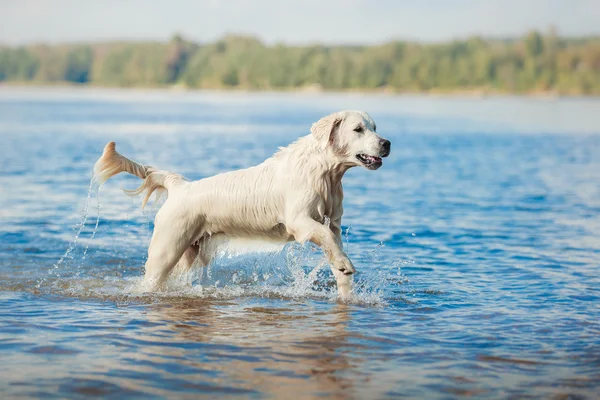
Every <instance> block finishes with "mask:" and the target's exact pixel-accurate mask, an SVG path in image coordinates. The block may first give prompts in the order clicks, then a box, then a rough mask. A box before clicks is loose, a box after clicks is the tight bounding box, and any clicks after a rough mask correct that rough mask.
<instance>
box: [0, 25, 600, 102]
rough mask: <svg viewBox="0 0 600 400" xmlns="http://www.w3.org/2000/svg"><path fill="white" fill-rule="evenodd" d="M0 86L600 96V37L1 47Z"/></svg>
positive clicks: (176, 40) (178, 40)
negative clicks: (68, 84) (65, 84)
mask: <svg viewBox="0 0 600 400" xmlns="http://www.w3.org/2000/svg"><path fill="white" fill-rule="evenodd" d="M0 82H33V83H42V84H46V83H62V82H71V83H77V84H93V85H102V86H121V87H137V86H170V85H180V86H184V87H189V88H199V89H222V88H240V89H256V90H285V89H293V88H306V87H311V88H323V89H325V90H346V89H357V90H389V91H398V92H444V91H448V92H452V91H460V90H478V91H484V92H500V93H532V92H553V93H557V94H573V95H578V94H585V95H597V94H600V38H599V37H589V38H580V39H575V38H561V37H559V36H557V35H556V33H555V32H554V31H552V30H550V31H549V32H547V33H540V32H537V31H532V32H530V33H529V34H527V35H525V36H524V37H521V38H518V39H512V40H492V39H484V38H481V37H471V38H469V39H466V40H455V41H451V42H446V43H428V44H424V43H417V42H405V41H394V42H389V43H385V44H381V45H369V46H367V45H363V46H348V45H339V46H326V45H311V46H286V45H282V44H276V45H265V44H264V43H262V42H261V41H259V40H257V39H255V38H252V37H245V36H226V37H224V38H222V39H220V40H217V41H215V42H213V43H205V44H199V43H193V42H190V41H187V40H184V39H183V38H182V37H180V36H175V37H173V38H172V39H171V40H170V41H168V42H109V43H95V44H64V45H52V46H50V45H30V46H22V47H8V46H3V47H0Z"/></svg>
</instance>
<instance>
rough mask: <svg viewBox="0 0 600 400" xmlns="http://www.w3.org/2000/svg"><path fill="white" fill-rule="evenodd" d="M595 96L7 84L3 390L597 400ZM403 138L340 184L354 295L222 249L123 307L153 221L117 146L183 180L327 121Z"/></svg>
mask: <svg viewBox="0 0 600 400" xmlns="http://www.w3.org/2000/svg"><path fill="white" fill-rule="evenodd" d="M598 105H599V103H598V100H597V99H562V100H556V101H545V100H544V101H541V100H532V99H526V98H518V99H517V98H497V99H486V100H484V101H480V100H474V99H451V98H427V97H403V96H400V97H391V96H359V95H354V94H352V95H322V96H312V95H294V94H241V93H233V94H221V93H169V92H161V91H149V92H136V91H132V92H123V91H113V90H91V91H88V90H64V89H59V90H37V89H18V90H5V89H2V90H1V91H0V136H1V137H2V139H3V150H2V152H0V165H1V170H0V255H1V257H0V357H1V359H2V361H3V362H2V363H0V377H1V378H2V379H1V380H0V392H1V393H2V394H3V395H4V397H16V396H25V397H44V396H54V397H61V398H63V397H78V396H79V397H83V396H90V395H97V396H102V397H128V398H129V397H144V398H147V397H197V396H198V395H205V396H206V397H216V396H226V397H234V396H237V397H244V398H245V397H255V398H262V397H283V398H288V397H294V398H314V397H332V398H390V397H400V396H404V397H412V398H455V397H463V396H470V397H475V398H490V399H495V398H505V397H514V398H521V397H529V396H531V397H535V398H569V397H570V398H595V397H597V393H598V391H599V390H600V383H599V382H600V372H599V371H600V339H599V338H600V323H599V321H600V306H599V304H600V291H599V289H598V288H599V287H600V277H599V276H600V275H599V274H598V268H599V260H600V241H599V240H598V238H599V237H600V184H599V182H600V135H599V134H600V120H599V115H600V114H599V113H596V112H595V110H596V109H597V108H598ZM341 108H352V109H365V110H367V111H369V112H370V113H371V115H372V116H373V117H374V119H375V120H376V121H377V125H378V127H379V129H380V130H381V132H382V134H385V136H386V137H389V138H390V140H392V142H393V143H394V151H393V153H392V156H391V157H389V158H387V159H386V160H385V163H384V166H383V168H381V169H380V170H378V171H376V172H370V171H365V170H358V169H357V170H351V171H350V172H349V173H348V174H347V176H346V177H345V178H344V187H345V199H344V202H345V218H344V221H343V223H344V229H345V230H346V231H347V232H348V235H347V240H346V241H347V243H346V247H347V250H348V252H349V254H350V256H351V258H352V259H353V260H354V261H355V264H356V265H357V267H358V271H359V273H358V274H357V276H356V287H357V288H356V293H355V296H354V298H353V300H352V301H351V302H349V303H347V304H346V303H344V304H340V303H337V302H336V296H335V290H334V289H335V285H334V282H333V279H332V278H331V276H330V273H329V271H328V268H326V266H324V264H323V258H322V255H321V253H320V252H319V251H317V250H316V249H315V248H314V247H311V246H304V247H302V246H298V245H289V246H286V247H285V248H284V249H283V250H282V251H279V252H273V251H268V252H263V253H257V254H246V255H243V256H241V255H239V254H238V255H235V254H234V255H233V256H231V254H224V255H223V256H222V257H221V258H220V259H219V260H218V261H217V263H216V265H214V266H211V267H210V268H207V269H206V270H204V271H203V273H200V272H198V271H196V272H195V273H193V274H191V275H189V276H185V277H183V278H182V279H181V281H180V282H178V284H177V285H176V288H174V289H172V290H171V291H169V292H167V293H162V294H159V295H142V294H138V293H136V291H135V288H136V285H137V284H138V282H139V280H140V277H141V275H142V272H143V271H142V268H143V267H142V266H143V264H144V260H145V253H146V248H147V245H148V241H149V238H150V234H151V230H152V219H153V215H154V213H155V212H156V209H154V210H152V209H148V210H146V211H141V210H140V208H139V200H137V199H131V198H128V197H126V196H124V195H123V193H122V192H121V191H120V188H121V187H125V188H132V187H135V186H137V184H138V183H139V182H136V180H135V179H133V178H129V177H125V176H123V177H117V178H116V179H115V180H114V181H111V182H109V183H108V184H106V185H104V186H103V187H102V188H101V189H100V191H99V193H96V192H95V190H94V187H93V186H92V188H91V190H89V192H88V189H89V188H90V186H89V179H90V173H91V168H92V165H93V163H94V161H95V160H96V158H97V156H98V154H99V152H100V151H101V149H102V148H103V146H104V144H105V143H106V142H107V141H108V140H116V141H117V142H119V146H120V148H122V150H123V152H124V153H125V154H127V155H128V156H131V157H132V158H134V159H137V160H140V161H142V162H145V163H152V164H155V165H157V166H160V167H162V168H165V169H171V170H174V171H177V172H180V173H182V174H184V175H185V176H187V177H189V178H191V179H197V178H201V177H204V176H209V175H212V174H215V173H218V172H222V171H225V170H229V169H233V168H240V167H246V166H249V165H253V164H256V163H258V162H260V161H262V160H263V159H264V158H266V157H267V156H269V155H270V154H271V153H272V152H273V151H275V149H276V148H277V147H278V146H281V145H285V144H287V143H289V142H290V141H291V140H293V139H295V138H296V137H298V136H300V135H303V134H305V133H307V131H308V127H309V126H310V123H311V122H312V121H314V120H316V119H317V118H319V117H320V116H322V115H323V114H326V113H328V112H330V111H333V110H335V109H341Z"/></svg>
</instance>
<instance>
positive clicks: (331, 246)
mask: <svg viewBox="0 0 600 400" xmlns="http://www.w3.org/2000/svg"><path fill="white" fill-rule="evenodd" d="M288 231H289V232H290V234H292V235H293V236H294V238H295V239H296V241H297V242H299V243H304V242H306V241H307V240H308V241H310V242H312V243H314V244H316V245H317V246H319V247H320V248H321V249H322V250H323V253H325V255H326V256H327V259H328V260H329V264H330V265H331V270H332V272H333V275H334V276H335V279H336V281H337V286H338V294H339V295H340V296H341V297H346V296H348V295H349V294H350V290H351V287H352V274H353V273H354V272H355V271H356V270H355V269H354V265H352V261H350V259H349V258H348V256H347V255H346V253H344V250H342V247H341V240H338V237H336V235H335V234H334V233H333V232H332V231H331V229H329V228H328V227H327V226H325V225H323V224H320V223H318V222H317V221H315V220H313V219H312V218H310V217H304V218H297V219H295V220H294V221H293V222H292V223H289V224H288ZM340 239H341V237H340Z"/></svg>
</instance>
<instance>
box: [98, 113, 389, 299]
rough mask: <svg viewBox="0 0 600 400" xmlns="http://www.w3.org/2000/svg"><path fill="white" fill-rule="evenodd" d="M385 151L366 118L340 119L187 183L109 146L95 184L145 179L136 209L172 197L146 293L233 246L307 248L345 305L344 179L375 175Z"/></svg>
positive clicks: (159, 220)
mask: <svg viewBox="0 0 600 400" xmlns="http://www.w3.org/2000/svg"><path fill="white" fill-rule="evenodd" d="M390 147H391V143H390V141H389V140H387V139H384V138H382V137H380V136H379V135H378V134H377V133H376V126H375V122H374V121H373V119H371V117H370V116H369V115H368V114H367V113H365V112H361V111H340V112H336V113H333V114H330V115H328V116H325V117H323V118H321V119H320V120H319V121H317V122H315V123H314V124H313V125H312V127H311V130H310V134H308V135H306V136H304V137H301V138H299V139H298V140H297V141H295V142H294V143H292V144H290V145H288V146H287V147H283V148H280V149H279V151H277V152H276V153H275V154H274V155H273V156H271V157H270V158H268V159H267V160H265V161H264V162H263V163H261V164H259V165H256V166H253V167H250V168H247V169H241V170H236V171H230V172H226V173H222V174H218V175H215V176H212V177H208V178H204V179H200V180H198V181H188V180H186V179H185V178H184V177H183V176H181V175H179V174H176V173H172V172H167V171H162V170H159V169H156V168H154V167H151V166H147V165H142V164H139V163H137V162H135V161H133V160H130V159H128V158H127V157H124V156H123V155H121V154H119V153H118V152H117V151H116V145H115V142H110V143H108V144H107V145H106V147H105V148H104V152H103V153H102V156H101V157H100V158H99V159H98V161H97V162H96V164H95V165H94V176H95V179H96V181H97V182H98V184H99V185H102V184H103V183H105V182H106V181H107V180H108V179H109V178H110V177H112V176H114V175H116V174H118V173H121V172H128V173H130V174H132V175H135V176H137V177H139V178H141V179H143V182H142V184H141V186H140V187H139V188H138V189H136V190H132V191H126V192H127V193H128V194H129V195H139V194H145V197H144V199H143V202H142V207H144V206H145V204H146V202H147V201H148V199H149V197H150V195H151V194H152V193H153V192H155V191H157V190H159V192H157V193H160V191H163V192H164V191H166V192H167V193H168V194H167V199H166V201H165V203H164V204H163V205H162V207H161V208H160V209H159V210H158V212H157V214H156V218H155V223H154V224H155V226H154V232H153V234H152V239H151V241H150V246H149V248H148V259H147V261H146V265H145V275H144V284H145V285H146V286H145V287H148V288H149V289H150V290H161V289H162V288H164V285H165V282H166V280H167V278H168V276H169V274H170V273H171V272H172V271H173V270H174V268H177V269H178V270H179V271H186V270H188V269H189V268H191V267H192V265H195V264H196V263H197V264H200V265H202V266H207V265H208V264H210V262H211V260H212V259H213V258H214V256H215V254H216V252H217V249H218V248H219V246H221V245H222V244H224V243H226V242H227V241H228V240H231V239H252V240H265V241H270V242H276V243H281V244H283V243H287V242H290V241H296V242H299V243H305V242H306V241H310V242H312V243H314V244H316V245H317V246H319V247H320V248H321V249H322V250H323V253H324V254H325V255H326V257H327V259H328V261H329V264H330V267H331V270H332V272H333V274H334V276H335V278H336V282H337V289H338V295H339V296H340V297H347V296H348V295H349V294H350V292H351V286H352V274H354V273H355V271H356V270H355V267H354V265H353V264H352V262H351V261H350V259H349V258H348V256H347V255H346V253H345V252H344V250H343V249H342V214H343V205H342V200H343V197H344V193H343V189H342V177H343V176H344V173H345V172H346V171H347V170H348V169H350V168H352V167H355V166H362V167H365V168H367V169H369V170H376V169H378V168H379V167H381V165H382V163H383V160H382V158H383V157H387V156H388V155H389V154H390ZM327 222H328V223H327Z"/></svg>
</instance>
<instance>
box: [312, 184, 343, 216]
mask: <svg viewBox="0 0 600 400" xmlns="http://www.w3.org/2000/svg"><path fill="white" fill-rule="evenodd" d="M342 200H343V192H342V190H341V185H340V186H339V187H338V188H335V189H333V190H330V191H325V192H323V193H321V194H320V199H319V202H318V205H317V210H316V215H317V220H318V221H319V222H321V223H326V222H327V220H336V219H339V218H341V216H342V214H343V208H342Z"/></svg>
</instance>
